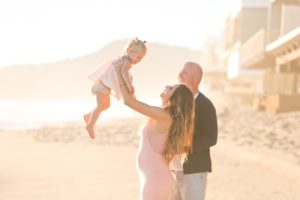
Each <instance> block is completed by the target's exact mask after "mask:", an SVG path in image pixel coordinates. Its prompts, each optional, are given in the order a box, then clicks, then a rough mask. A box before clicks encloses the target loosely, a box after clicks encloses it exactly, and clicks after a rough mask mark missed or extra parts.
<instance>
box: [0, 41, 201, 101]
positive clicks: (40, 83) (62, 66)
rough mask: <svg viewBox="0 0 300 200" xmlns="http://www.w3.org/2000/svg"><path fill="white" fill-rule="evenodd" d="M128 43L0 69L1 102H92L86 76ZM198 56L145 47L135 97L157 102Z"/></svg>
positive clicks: (185, 51) (137, 70) (136, 74)
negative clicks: (56, 60) (75, 55)
mask: <svg viewBox="0 0 300 200" xmlns="http://www.w3.org/2000/svg"><path fill="white" fill-rule="evenodd" d="M126 42H127V41H125V40H124V41H115V42H112V43H110V44H108V45H107V46H105V47H103V48H102V49H101V50H99V51H97V52H95V53H91V54H89V55H85V56H82V57H78V58H74V59H68V60H63V61H58V62H52V63H45V64H39V65H16V66H9V67H6V68H3V69H0V99H1V100H37V101H40V100H54V101H61V100H63V101H64V100H78V99H79V100H86V99H89V98H91V94H90V85H91V81H90V80H88V78H87V75H88V74H89V72H90V71H91V70H92V69H93V68H95V67H97V66H98V65H99V64H100V63H101V62H103V61H105V60H106V59H109V58H113V57H117V56H119V55H120V54H121V52H122V50H123V48H124V46H125V44H126ZM200 59H201V52H199V51H192V50H189V49H184V48H179V47H172V46H167V45H162V44H157V43H148V52H147V54H146V56H145V58H144V59H143V60H142V62H141V63H139V64H137V65H136V66H133V68H132V74H133V78H134V79H133V84H134V86H135V88H136V95H137V96H138V97H139V96H142V97H143V98H159V94H160V92H161V91H162V89H163V87H164V85H166V84H173V83H177V75H178V72H179V70H180V69H181V67H182V66H183V64H184V63H185V62H186V61H196V62H199V61H200Z"/></svg>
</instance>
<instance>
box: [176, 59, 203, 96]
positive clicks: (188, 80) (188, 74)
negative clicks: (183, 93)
mask: <svg viewBox="0 0 300 200" xmlns="http://www.w3.org/2000/svg"><path fill="white" fill-rule="evenodd" d="M202 74H203V73H202V68H201V66H200V65H199V64H197V63H195V62H187V63H185V64H184V66H183V68H182V70H181V71H180V72H179V75H178V80H179V82H180V83H182V84H185V85H187V86H188V87H189V89H190V90H191V91H192V92H193V93H194V94H195V93H196V92H197V90H198V86H199V84H200V82H201V79H202Z"/></svg>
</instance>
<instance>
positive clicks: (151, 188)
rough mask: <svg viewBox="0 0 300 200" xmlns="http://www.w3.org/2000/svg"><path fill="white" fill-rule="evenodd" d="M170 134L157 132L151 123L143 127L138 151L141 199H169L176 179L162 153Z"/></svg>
mask: <svg viewBox="0 0 300 200" xmlns="http://www.w3.org/2000/svg"><path fill="white" fill-rule="evenodd" d="M167 137H168V134H167V133H166V134H163V133H157V132H156V131H155V130H154V129H153V127H152V125H151V123H149V122H148V123H147V124H146V126H145V127H144V129H143V132H142V135H141V140H140V144H139V148H138V152H137V169H138V174H139V178H140V187H141V188H140V190H141V191H140V199H142V200H167V199H168V198H169V196H170V193H171V190H172V187H173V186H174V185H175V181H174V179H173V177H172V175H171V171H170V169H169V166H168V165H167V163H166V162H165V161H164V159H163V157H162V155H161V153H162V151H163V149H164V146H165V142H166V140H167Z"/></svg>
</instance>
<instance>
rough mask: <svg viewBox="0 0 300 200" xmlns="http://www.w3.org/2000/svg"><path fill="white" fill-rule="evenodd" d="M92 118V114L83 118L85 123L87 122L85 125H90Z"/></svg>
mask: <svg viewBox="0 0 300 200" xmlns="http://www.w3.org/2000/svg"><path fill="white" fill-rule="evenodd" d="M90 118H91V115H90V113H89V114H86V115H84V116H83V119H84V121H85V124H88V123H89V121H90Z"/></svg>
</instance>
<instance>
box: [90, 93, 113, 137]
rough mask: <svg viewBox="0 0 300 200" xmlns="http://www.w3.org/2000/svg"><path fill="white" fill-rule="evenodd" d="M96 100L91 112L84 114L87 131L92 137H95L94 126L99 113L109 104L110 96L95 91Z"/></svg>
mask: <svg viewBox="0 0 300 200" xmlns="http://www.w3.org/2000/svg"><path fill="white" fill-rule="evenodd" d="M96 100H97V107H96V108H95V109H94V110H93V111H92V112H90V113H88V114H86V115H85V116H84V120H85V122H86V123H87V124H86V130H87V131H88V132H89V134H90V137H91V138H92V139H94V138H95V133H94V127H95V124H96V121H97V119H98V117H99V115H100V114H101V112H102V111H104V110H106V109H108V108H109V106H110V96H109V95H106V94H103V93H97V94H96Z"/></svg>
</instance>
